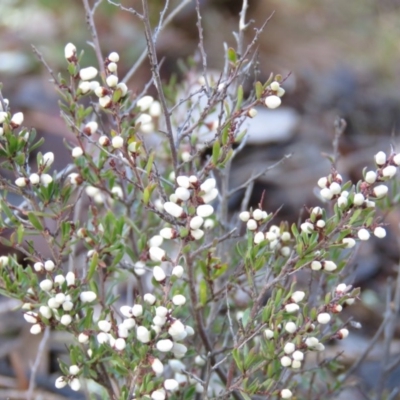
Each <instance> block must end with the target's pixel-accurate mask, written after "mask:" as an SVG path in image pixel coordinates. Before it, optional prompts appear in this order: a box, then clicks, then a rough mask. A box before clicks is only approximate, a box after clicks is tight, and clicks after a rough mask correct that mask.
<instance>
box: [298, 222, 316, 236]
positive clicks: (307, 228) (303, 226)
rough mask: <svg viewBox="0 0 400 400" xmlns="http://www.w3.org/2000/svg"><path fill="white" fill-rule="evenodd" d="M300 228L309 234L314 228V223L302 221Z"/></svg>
mask: <svg viewBox="0 0 400 400" xmlns="http://www.w3.org/2000/svg"><path fill="white" fill-rule="evenodd" d="M300 229H301V230H302V232H304V233H307V234H310V233H312V232H313V230H314V225H313V224H312V223H311V222H303V223H302V224H301V225H300Z"/></svg>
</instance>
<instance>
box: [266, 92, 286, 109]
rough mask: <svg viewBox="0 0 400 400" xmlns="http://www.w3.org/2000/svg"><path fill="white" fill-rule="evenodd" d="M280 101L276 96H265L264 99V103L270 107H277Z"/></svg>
mask: <svg viewBox="0 0 400 400" xmlns="http://www.w3.org/2000/svg"><path fill="white" fill-rule="evenodd" d="M281 103H282V100H281V99H280V97H278V96H274V95H272V96H267V97H266V99H265V105H266V106H267V107H268V108H270V109H274V108H278V107H279V106H280V105H281Z"/></svg>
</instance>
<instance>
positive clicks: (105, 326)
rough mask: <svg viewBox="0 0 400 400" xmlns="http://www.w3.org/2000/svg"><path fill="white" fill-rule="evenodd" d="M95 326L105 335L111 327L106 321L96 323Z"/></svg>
mask: <svg viewBox="0 0 400 400" xmlns="http://www.w3.org/2000/svg"><path fill="white" fill-rule="evenodd" d="M97 325H98V327H99V329H100V330H101V331H103V332H106V333H108V332H110V330H111V326H112V325H111V322H110V321H106V320H105V319H102V320H100V321H98V322H97Z"/></svg>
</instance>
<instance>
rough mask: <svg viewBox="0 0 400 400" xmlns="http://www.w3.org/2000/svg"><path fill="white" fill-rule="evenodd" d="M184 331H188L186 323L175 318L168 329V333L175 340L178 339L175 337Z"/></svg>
mask: <svg viewBox="0 0 400 400" xmlns="http://www.w3.org/2000/svg"><path fill="white" fill-rule="evenodd" d="M182 332H185V333H186V330H185V325H183V324H182V322H181V321H179V320H178V319H177V320H175V321H174V322H173V323H172V324H171V326H170V328H169V329H168V333H169V334H170V335H171V336H172V337H173V338H174V340H177V339H176V338H175V337H176V336H179V335H181V334H182Z"/></svg>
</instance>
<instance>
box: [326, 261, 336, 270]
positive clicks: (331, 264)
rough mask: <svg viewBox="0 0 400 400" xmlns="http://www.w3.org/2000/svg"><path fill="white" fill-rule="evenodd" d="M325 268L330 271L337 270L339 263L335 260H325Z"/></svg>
mask: <svg viewBox="0 0 400 400" xmlns="http://www.w3.org/2000/svg"><path fill="white" fill-rule="evenodd" d="M323 264H324V270H325V271H328V272H332V271H335V269H336V268H337V265H336V264H335V263H334V262H333V261H324V262H323Z"/></svg>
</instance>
